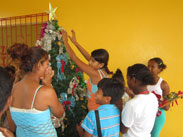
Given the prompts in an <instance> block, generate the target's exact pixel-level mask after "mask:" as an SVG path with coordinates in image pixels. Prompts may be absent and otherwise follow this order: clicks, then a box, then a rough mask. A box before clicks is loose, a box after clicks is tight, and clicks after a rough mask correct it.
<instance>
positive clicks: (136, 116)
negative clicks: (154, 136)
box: [122, 93, 158, 137]
mask: <svg viewBox="0 0 183 137" xmlns="http://www.w3.org/2000/svg"><path fill="white" fill-rule="evenodd" d="M129 107H130V108H131V112H133V117H128V116H127V115H124V116H125V117H126V119H123V121H122V122H124V123H128V119H130V120H134V123H133V125H132V126H131V128H130V129H129V130H128V132H127V133H126V134H125V135H124V137H150V136H151V135H150V132H151V130H152V128H153V124H154V120H155V116H156V113H157V108H158V102H157V98H156V96H155V95H154V94H153V93H150V94H148V95H143V94H139V95H136V96H135V97H134V98H133V99H131V100H130V101H128V102H127V103H126V105H125V107H124V110H123V113H126V108H129ZM127 111H129V110H127ZM122 115H123V114H122ZM129 126H130V125H129Z"/></svg>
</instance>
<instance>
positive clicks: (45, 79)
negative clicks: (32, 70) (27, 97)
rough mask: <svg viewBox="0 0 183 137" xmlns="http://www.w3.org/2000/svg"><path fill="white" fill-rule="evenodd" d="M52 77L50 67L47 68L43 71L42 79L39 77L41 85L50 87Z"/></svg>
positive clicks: (52, 73)
mask: <svg viewBox="0 0 183 137" xmlns="http://www.w3.org/2000/svg"><path fill="white" fill-rule="evenodd" d="M53 76H54V71H53V70H52V68H51V67H48V68H47V69H46V71H45V74H44V77H41V78H40V79H41V80H42V84H43V85H46V86H51V82H52V77H53Z"/></svg>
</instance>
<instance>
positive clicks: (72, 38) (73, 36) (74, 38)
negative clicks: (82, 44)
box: [68, 30, 77, 44]
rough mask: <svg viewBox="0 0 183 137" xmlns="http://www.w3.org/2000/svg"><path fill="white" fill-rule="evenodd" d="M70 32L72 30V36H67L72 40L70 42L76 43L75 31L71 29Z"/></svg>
mask: <svg viewBox="0 0 183 137" xmlns="http://www.w3.org/2000/svg"><path fill="white" fill-rule="evenodd" d="M71 32H72V37H71V36H68V37H69V39H70V40H71V41H72V43H74V44H77V40H76V34H75V31H74V30H71Z"/></svg>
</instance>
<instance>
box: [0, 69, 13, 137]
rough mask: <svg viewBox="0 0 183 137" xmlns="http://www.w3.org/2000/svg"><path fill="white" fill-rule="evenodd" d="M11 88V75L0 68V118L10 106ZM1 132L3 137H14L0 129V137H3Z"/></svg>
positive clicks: (5, 130) (6, 130)
mask: <svg viewBox="0 0 183 137" xmlns="http://www.w3.org/2000/svg"><path fill="white" fill-rule="evenodd" d="M12 86H13V80H12V77H11V75H10V74H9V73H8V71H6V70H5V69H3V68H2V67H0V118H1V116H2V114H3V113H4V112H5V111H6V110H7V109H8V107H9V105H10V104H11V101H12V97H11V90H12ZM1 132H2V133H3V135H4V136H5V137H14V135H13V134H12V133H11V132H10V131H9V130H8V129H5V128H2V127H0V136H1V137H4V136H3V135H2V133H1Z"/></svg>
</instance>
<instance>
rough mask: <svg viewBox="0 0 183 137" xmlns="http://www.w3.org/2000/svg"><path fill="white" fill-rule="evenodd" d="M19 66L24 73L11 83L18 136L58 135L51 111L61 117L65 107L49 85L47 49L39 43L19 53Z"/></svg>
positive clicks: (12, 106)
mask: <svg viewBox="0 0 183 137" xmlns="http://www.w3.org/2000/svg"><path fill="white" fill-rule="evenodd" d="M20 69H21V70H22V71H23V72H24V77H23V79H22V80H20V81H19V82H17V83H16V84H15V85H14V86H13V90H12V96H13V101H12V104H11V107H10V112H11V116H12V119H13V121H14V122H15V124H16V135H17V137H28V136H35V137H38V136H39V137H57V134H56V130H55V128H54V126H53V124H52V121H51V116H50V114H51V113H52V114H53V115H54V116H56V117H58V118H60V117H62V115H63V113H64V108H63V106H62V104H61V103H60V102H59V100H58V98H57V95H56V93H55V90H54V89H53V88H52V86H51V81H52V77H53V75H54V71H53V70H52V69H51V67H50V66H49V57H48V53H47V52H46V51H44V50H43V49H41V48H39V47H31V48H28V49H27V50H25V52H24V54H23V55H22V56H21V65H20ZM40 80H42V83H43V84H44V85H40Z"/></svg>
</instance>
